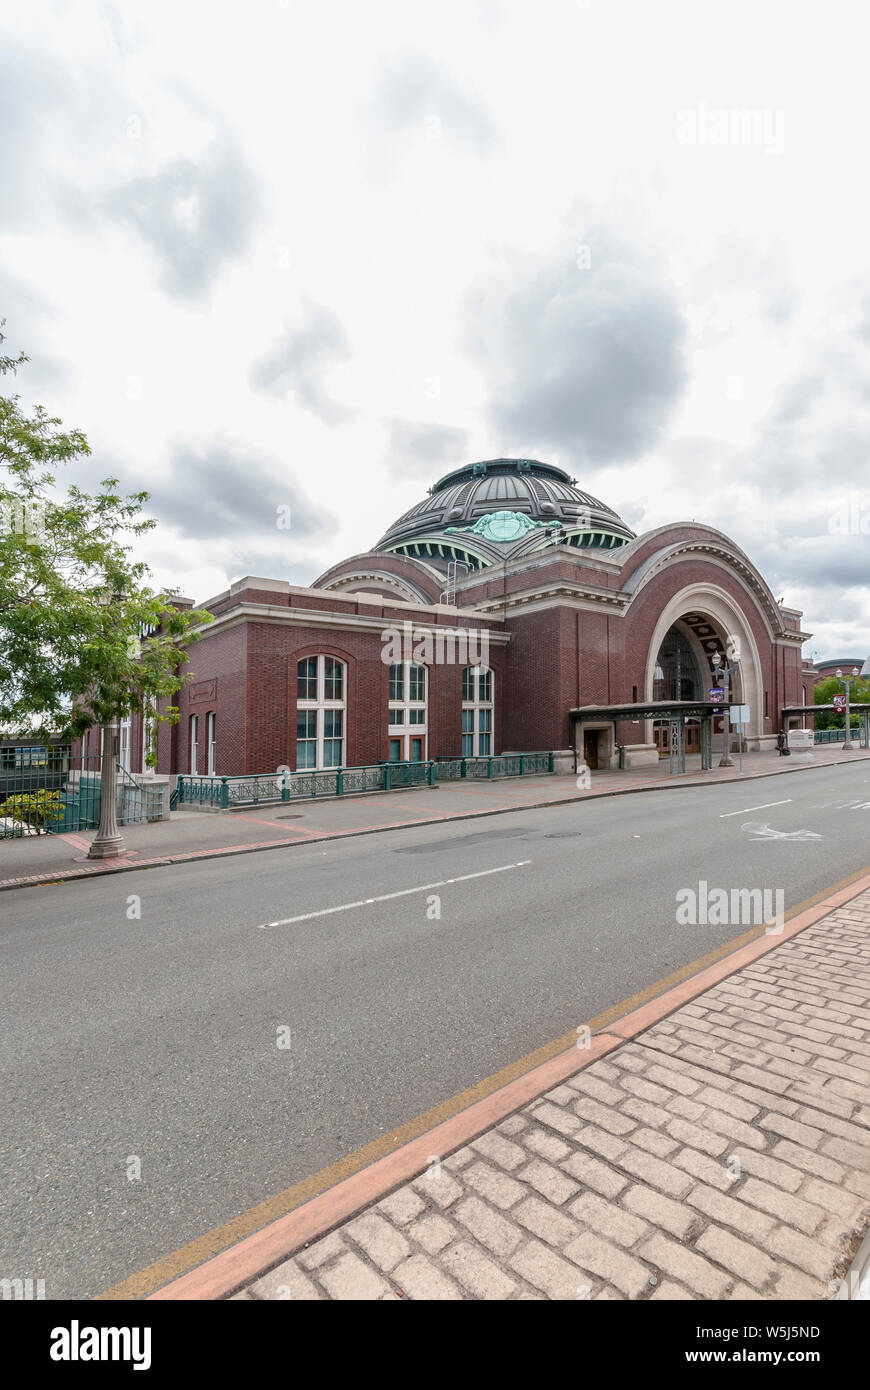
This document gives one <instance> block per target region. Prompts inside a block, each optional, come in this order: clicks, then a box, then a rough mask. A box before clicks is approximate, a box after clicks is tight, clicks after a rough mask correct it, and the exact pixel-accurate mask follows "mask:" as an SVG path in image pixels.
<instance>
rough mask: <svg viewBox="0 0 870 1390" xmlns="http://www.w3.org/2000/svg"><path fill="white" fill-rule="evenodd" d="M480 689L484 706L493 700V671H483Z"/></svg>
mask: <svg viewBox="0 0 870 1390" xmlns="http://www.w3.org/2000/svg"><path fill="white" fill-rule="evenodd" d="M478 689H479V691H480V700H481V703H482V704H488V703H489V701H490V700H491V699H492V671H481V673H480V678H479V684H478Z"/></svg>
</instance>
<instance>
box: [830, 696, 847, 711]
mask: <svg viewBox="0 0 870 1390" xmlns="http://www.w3.org/2000/svg"><path fill="white" fill-rule="evenodd" d="M831 703H832V704H833V706H834V709H835V710H836V711H837V713H838V714H845V713H846V697H845V695H835V696H834V698H833V700H832V702H831Z"/></svg>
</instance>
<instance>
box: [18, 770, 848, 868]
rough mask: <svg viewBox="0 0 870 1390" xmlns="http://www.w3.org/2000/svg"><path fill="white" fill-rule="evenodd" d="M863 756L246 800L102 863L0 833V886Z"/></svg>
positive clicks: (77, 842)
mask: <svg viewBox="0 0 870 1390" xmlns="http://www.w3.org/2000/svg"><path fill="white" fill-rule="evenodd" d="M868 758H870V752H868V751H864V750H860V749H858V750H854V751H851V752H844V751H843V749H842V748H841V747H840V746H838V745H836V744H833V745H819V747H818V748H817V749H815V751H814V753H813V755H812V758H811V759H808V760H803V759H799V758H798V757H796V756H792V757H790V758H781V757H779V755H778V754H776V753H748V754H745V755H744V758H743V773H742V776H741V774H740V772H739V769H738V768H737V767H736V766H734V767H731V768H720V767H714V768H712V769H711V770H710V771H708V772H701V770H700V758H699V757H697V756H696V757H694V758H690V759H688V760H687V762H688V763H689V766H688V768H687V771H686V772H685V773H683V774H681V775H679V776H674V777H671V776H669V775H668V774H667V771H666V770H665V771H663V769H662V766H661V765H660V766H654V767H646V768H637V769H635V770H633V771H631V772H604V771H602V772H593V773H592V775H591V786H589V787H588V788H579V787H578V785H577V779H576V778H575V777H573V776H568V777H556V776H541V777H513V778H504V779H500V780H494V781H492V782H488V781H485V780H480V781H478V780H476V779H468V780H466V781H459V782H443V783H440V784H438V785H436V786H434V787H419V788H413V789H411V790H408V791H395V792H382V793H369V794H367V795H362V796H344V797H333V798H322V799H319V798H318V799H311V800H305V801H292V802H284V803H282V802H278V803H276V804H273V805H266V806H259V807H256V806H250V807H246V808H245V809H244V810H241V811H230V812H226V813H225V814H219V815H218V814H214V813H209V812H197V811H175V812H173V814H172V819H171V820H170V821H168V822H156V823H154V824H145V825H131V826H125V827H124V829H123V835H124V839H125V841H126V843H127V846H128V851H129V852H128V853H127V854H126V855H124V856H123V857H122V858H120V859H116V860H112V861H109V862H106V863H103V862H100V861H93V862H91V861H89V860H87V857H86V856H87V851H88V848H89V846H90V843H91V840H92V839H93V837H94V832H93V831H82V832H81V833H80V834H71V835H41V836H28V837H23V838H19V839H8V840H0V889H4V888H23V887H28V886H34V885H38V884H41V883H47V882H51V883H58V882H64V881H66V880H68V879H77V878H92V877H94V876H95V875H100V874H111V873H118V872H121V871H124V870H131V869H138V868H150V867H153V866H155V865H163V864H179V863H186V862H189V861H191V860H196V859H206V858H211V857H216V856H222V855H227V854H243V853H249V852H252V851H257V850H267V849H278V848H287V847H289V846H291V845H295V844H305V843H311V842H313V841H316V840H324V839H334V838H340V837H342V836H347V835H364V834H371V833H373V832H376V831H378V830H392V829H399V828H405V827H409V826H415V825H427V824H437V823H439V822H443V821H451V820H464V819H467V818H470V817H476V816H486V815H495V814H498V813H499V812H502V811H514V810H526V809H532V808H534V807H540V806H550V805H558V804H560V803H562V802H564V801H585V800H588V799H590V798H594V797H598V796H619V795H625V794H628V793H631V792H639V791H645V790H653V789H655V790H662V789H664V788H675V787H692V786H710V785H712V784H714V783H720V782H731V781H738V780H742V781H747V780H752V779H754V778H758V777H770V776H775V775H777V774H779V773H784V772H793V773H798V772H801V771H804V770H806V769H807V768H809V767H827V766H832V765H835V764H840V763H846V762H856V761H860V760H862V759H868ZM692 764H694V765H692ZM664 766H665V768H666V764H665V765H664Z"/></svg>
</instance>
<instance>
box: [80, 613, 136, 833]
mask: <svg viewBox="0 0 870 1390" xmlns="http://www.w3.org/2000/svg"><path fill="white" fill-rule="evenodd" d="M122 598H123V592H122V590H121V589H120V588H115V589H114V591H113V592H112V593H110V594H109V593H107V594H106V595H105V597H104V599H103V600H102V601H103V602H104V603H105V604H106V606H107V607H109V606H111V605H112V604H113V603H120V601H121V599H122ZM102 727H103V752H102V757H101V758H100V824H99V827H98V829H97V833H96V835H95V836H94V838H93V840H92V841H91V847H90V849H89V850H88V858H89V859H117V858H118V857H119V855H122V854H126V852H127V846H126V845H125V844H124V838H123V836H122V835H121V834H120V832H119V830H118V811H117V782H116V772H117V767H118V737H119V734H118V715H117V713H115V714H113V716H112V718H111V719H110V720H109V721H108V722H107V723H105V724H103V726H102Z"/></svg>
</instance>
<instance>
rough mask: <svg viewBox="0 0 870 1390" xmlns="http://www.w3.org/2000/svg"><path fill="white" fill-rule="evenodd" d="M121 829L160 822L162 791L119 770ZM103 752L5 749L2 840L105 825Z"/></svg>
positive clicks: (0, 754) (0, 779) (0, 788)
mask: <svg viewBox="0 0 870 1390" xmlns="http://www.w3.org/2000/svg"><path fill="white" fill-rule="evenodd" d="M117 776H118V780H117V789H118V801H117V815H118V822H119V824H121V825H132V824H138V823H140V822H142V821H149V820H159V819H160V817H161V815H162V797H161V792H160V791H158V790H157V789H156V788H154V787H152V786H150V785H149V783H148V781H147V780H145V781H143V780H142V779H140V778H137V777H136V776H135V775H134V774H132V773H130V772H129V771H128V770H127V769H126V768H124V767H121V766H119V767H118V769H117ZM100 788H101V762H100V755H99V753H89V754H82V753H81V752H79V751H75V752H74V751H73V750H72V748H71V747H70V746H69V745H68V744H49V745H46V746H43V745H40V744H5V745H4V746H2V747H0V840H7V839H13V838H17V837H19V836H23V835H64V834H67V833H69V832H70V831H82V830H95V829H96V828H97V826H98V825H99V823H100Z"/></svg>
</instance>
